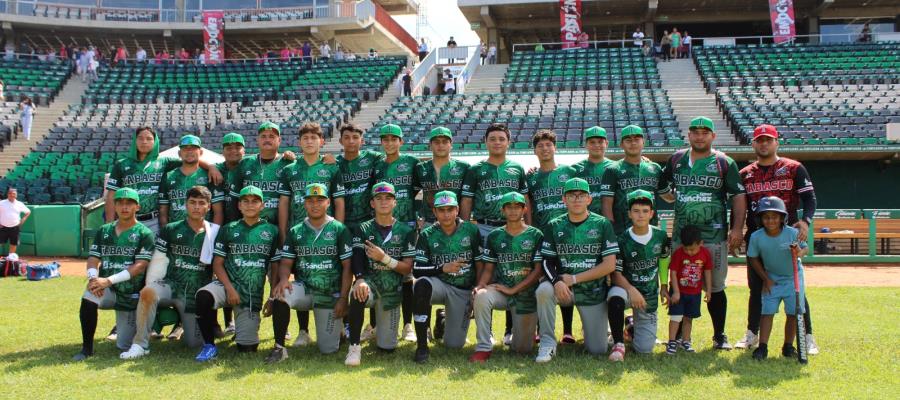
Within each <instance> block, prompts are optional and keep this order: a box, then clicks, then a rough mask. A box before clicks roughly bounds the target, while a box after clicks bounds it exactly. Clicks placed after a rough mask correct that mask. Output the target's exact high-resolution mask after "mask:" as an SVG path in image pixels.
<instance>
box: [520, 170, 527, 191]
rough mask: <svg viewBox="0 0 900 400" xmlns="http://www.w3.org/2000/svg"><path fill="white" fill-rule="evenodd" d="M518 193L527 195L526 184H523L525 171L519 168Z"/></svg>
mask: <svg viewBox="0 0 900 400" xmlns="http://www.w3.org/2000/svg"><path fill="white" fill-rule="evenodd" d="M519 193H522V194H523V195H526V196H527V195H528V182H525V170H524V169H522V167H519Z"/></svg>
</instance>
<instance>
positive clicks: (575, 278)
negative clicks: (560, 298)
mask: <svg viewBox="0 0 900 400" xmlns="http://www.w3.org/2000/svg"><path fill="white" fill-rule="evenodd" d="M576 283H578V276H577V275H572V284H573V285H574V284H576Z"/></svg>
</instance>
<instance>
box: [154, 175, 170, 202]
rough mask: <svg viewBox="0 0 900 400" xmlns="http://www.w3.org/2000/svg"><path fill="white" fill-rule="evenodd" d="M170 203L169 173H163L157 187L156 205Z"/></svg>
mask: <svg viewBox="0 0 900 400" xmlns="http://www.w3.org/2000/svg"><path fill="white" fill-rule="evenodd" d="M169 203H170V201H169V174H168V173H163V177H162V179H161V180H160V182H159V188H158V189H157V194H156V206H157V208H158V207H159V206H160V205H168V204H169Z"/></svg>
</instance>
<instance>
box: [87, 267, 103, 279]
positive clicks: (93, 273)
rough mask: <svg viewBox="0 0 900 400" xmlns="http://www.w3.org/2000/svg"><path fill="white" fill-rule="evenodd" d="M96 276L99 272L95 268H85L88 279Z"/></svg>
mask: <svg viewBox="0 0 900 400" xmlns="http://www.w3.org/2000/svg"><path fill="white" fill-rule="evenodd" d="M98 276H100V273H99V272H98V271H97V268H88V270H87V277H88V279H94V278H96V277H98Z"/></svg>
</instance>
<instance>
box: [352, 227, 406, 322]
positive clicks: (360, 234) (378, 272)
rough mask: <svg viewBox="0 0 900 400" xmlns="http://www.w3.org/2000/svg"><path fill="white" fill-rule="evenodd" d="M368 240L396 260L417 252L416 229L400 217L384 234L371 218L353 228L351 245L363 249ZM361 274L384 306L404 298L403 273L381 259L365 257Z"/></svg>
mask: <svg viewBox="0 0 900 400" xmlns="http://www.w3.org/2000/svg"><path fill="white" fill-rule="evenodd" d="M367 240H368V241H369V242H372V243H373V244H374V245H376V246H378V247H381V249H382V250H384V252H385V253H386V254H387V255H389V256H391V258H393V259H395V260H398V261H399V260H402V259H404V258H407V257H409V258H412V257H415V256H416V230H415V229H413V228H411V227H410V226H409V225H407V224H404V223H401V222H400V221H395V222H394V225H392V226H391V230H390V232H389V233H388V234H387V235H386V236H382V235H381V230H380V229H379V228H378V225H377V224H376V223H375V220H374V219H371V220H368V221H366V222H363V223H362V224H360V225H359V227H358V228H357V229H355V230H354V232H353V247H354V248H357V249H361V250H363V251H365V250H366V241H367ZM367 258H368V257H367ZM363 278H365V280H366V283H367V284H368V285H369V287H370V288H372V290H374V291H375V293H376V294H377V296H378V297H379V298H380V299H381V304H382V306H383V307H384V309H385V310H392V309H394V308H396V307H397V306H399V305H400V303H401V302H402V300H403V294H402V292H401V290H402V283H403V275H400V274H398V273H396V272H394V270H393V269H391V267H389V266H387V265H385V264H382V263H381V262H380V261H375V260H372V259H368V263H367V264H366V270H365V272H364V273H363Z"/></svg>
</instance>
